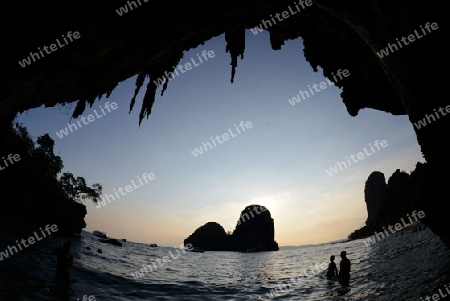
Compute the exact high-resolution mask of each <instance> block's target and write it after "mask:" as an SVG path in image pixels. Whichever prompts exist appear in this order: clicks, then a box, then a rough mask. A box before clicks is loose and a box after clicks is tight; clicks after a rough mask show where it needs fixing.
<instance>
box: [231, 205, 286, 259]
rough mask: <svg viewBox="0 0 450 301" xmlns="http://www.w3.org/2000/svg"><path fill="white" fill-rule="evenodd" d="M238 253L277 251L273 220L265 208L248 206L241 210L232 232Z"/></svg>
mask: <svg viewBox="0 0 450 301" xmlns="http://www.w3.org/2000/svg"><path fill="white" fill-rule="evenodd" d="M233 237H234V239H235V240H236V247H237V250H238V251H247V250H249V251H278V250H279V248H278V244H277V243H276V241H275V227H274V222H273V218H272V217H271V215H270V212H269V210H267V208H266V207H264V206H260V205H250V206H247V207H245V209H244V210H242V212H241V215H240V217H239V220H238V222H237V225H236V229H235V230H234V231H233Z"/></svg>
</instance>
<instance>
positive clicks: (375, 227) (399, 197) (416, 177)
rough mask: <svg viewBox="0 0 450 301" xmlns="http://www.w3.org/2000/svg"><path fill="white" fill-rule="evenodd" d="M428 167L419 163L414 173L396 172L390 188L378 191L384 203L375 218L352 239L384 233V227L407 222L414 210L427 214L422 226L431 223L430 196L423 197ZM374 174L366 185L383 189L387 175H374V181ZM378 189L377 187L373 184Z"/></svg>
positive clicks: (389, 181)
mask: <svg viewBox="0 0 450 301" xmlns="http://www.w3.org/2000/svg"><path fill="white" fill-rule="evenodd" d="M428 168H429V166H428V164H427V163H420V162H418V163H417V164H416V168H415V170H414V171H412V172H411V174H408V173H406V172H404V171H400V169H397V170H396V171H395V172H394V173H393V174H392V175H391V177H390V178H389V180H388V183H387V185H385V189H384V190H383V191H377V193H378V195H382V200H381V203H380V206H379V209H378V212H377V213H376V215H374V216H373V219H372V220H371V221H372V222H370V223H366V226H364V227H362V228H361V229H358V230H356V231H354V232H353V233H351V234H350V235H349V238H350V239H358V238H364V237H367V236H370V235H373V234H374V232H375V231H378V232H380V231H383V226H385V227H387V226H389V225H391V226H393V225H394V224H396V223H399V222H400V220H401V218H404V219H406V216H407V214H409V213H411V212H412V211H414V210H416V211H424V213H425V218H423V219H422V220H421V221H422V223H427V222H428V223H429V219H430V218H429V214H430V213H429V212H430V207H429V206H427V205H426V204H427V202H429V200H428V196H427V195H426V194H424V185H426V181H425V180H426V178H427V177H428V172H429V171H428ZM374 173H379V172H373V173H372V174H371V175H370V176H369V179H368V180H367V182H366V190H367V183H368V182H369V180H370V182H372V181H373V183H375V182H378V185H379V186H378V187H380V188H381V187H382V183H383V181H384V175H383V174H382V173H380V174H381V175H383V176H381V175H380V174H378V175H375V177H376V178H378V180H376V178H373V179H372V175H373V174H374ZM374 187H375V185H374ZM366 201H367V200H366Z"/></svg>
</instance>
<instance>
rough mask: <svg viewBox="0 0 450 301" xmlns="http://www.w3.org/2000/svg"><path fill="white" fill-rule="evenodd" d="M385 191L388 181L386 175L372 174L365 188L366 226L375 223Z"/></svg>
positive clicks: (380, 173) (377, 172)
mask: <svg viewBox="0 0 450 301" xmlns="http://www.w3.org/2000/svg"><path fill="white" fill-rule="evenodd" d="M385 189H386V180H385V178H384V174H383V173H382V172H379V171H374V172H372V173H371V174H370V175H369V178H367V181H366V186H365V188H364V199H365V201H366V205H367V215H368V217H367V221H366V225H369V224H373V223H374V221H375V217H376V215H377V213H378V209H379V208H380V204H381V200H382V198H383V195H384V192H385Z"/></svg>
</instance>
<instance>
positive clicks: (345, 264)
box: [339, 251, 350, 286]
mask: <svg viewBox="0 0 450 301" xmlns="http://www.w3.org/2000/svg"><path fill="white" fill-rule="evenodd" d="M341 259H342V260H341V262H340V263H339V283H340V284H341V285H343V286H348V285H349V282H350V260H349V259H348V258H347V252H346V251H342V252H341Z"/></svg>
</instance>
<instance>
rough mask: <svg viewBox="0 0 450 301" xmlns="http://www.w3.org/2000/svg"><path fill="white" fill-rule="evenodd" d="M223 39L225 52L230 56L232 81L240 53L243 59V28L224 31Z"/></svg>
mask: <svg viewBox="0 0 450 301" xmlns="http://www.w3.org/2000/svg"><path fill="white" fill-rule="evenodd" d="M225 41H226V42H227V46H226V52H227V53H228V52H229V53H230V56H231V83H233V82H234V75H235V74H236V67H237V58H238V56H239V55H240V56H241V60H242V59H244V51H245V29H240V30H235V31H227V32H225Z"/></svg>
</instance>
